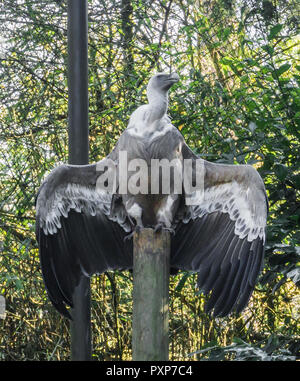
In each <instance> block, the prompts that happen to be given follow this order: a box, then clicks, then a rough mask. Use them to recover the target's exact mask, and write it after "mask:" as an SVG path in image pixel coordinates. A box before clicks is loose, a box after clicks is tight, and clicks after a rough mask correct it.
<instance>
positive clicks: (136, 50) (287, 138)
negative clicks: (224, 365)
mask: <svg viewBox="0 0 300 381" xmlns="http://www.w3.org/2000/svg"><path fill="white" fill-rule="evenodd" d="M299 16H300V8H299V3H298V2H297V0H245V1H242V0H211V1H206V0H90V1H89V96H90V109H89V117H90V162H95V161H97V160H99V159H101V158H102V157H104V156H105V155H107V154H108V153H109V152H110V151H111V149H112V148H113V147H114V145H115V143H116V141H117V139H118V137H119V136H120V134H121V132H122V131H123V130H124V128H125V127H126V125H127V122H128V118H129V116H130V114H131V113H132V111H133V110H134V109H135V108H136V107H137V106H138V105H140V104H142V103H143V102H145V100H146V98H145V87H146V84H147V81H148V79H149V78H150V76H151V75H152V74H153V73H155V72H157V71H166V72H170V71H176V72H177V73H178V74H179V76H180V83H179V84H178V85H177V86H176V87H175V88H174V90H172V92H171V94H170V110H169V113H170V116H171V118H172V121H173V124H174V125H175V126H176V127H177V128H178V129H179V130H180V131H181V132H182V134H183V135H184V137H185V139H186V141H187V143H188V144H189V145H190V146H191V148H193V150H194V151H195V152H196V153H197V154H198V155H200V157H202V158H205V159H207V160H210V161H214V162H222V163H230V164H243V163H248V164H251V165H253V166H254V167H255V168H257V169H258V171H259V173H260V174H261V176H262V177H263V179H264V181H265V184H266V188H267V193H268V197H269V202H270V215H269V219H268V238H267V246H266V258H265V267H264V270H263V272H262V274H261V277H260V279H259V283H258V284H257V286H256V288H255V292H254V294H253V296H252V298H251V300H250V302H249V305H248V307H247V308H246V309H245V310H244V311H243V312H242V313H241V314H239V315H232V316H230V317H227V318H219V319H218V318H215V319H214V318H212V317H210V316H207V315H206V314H205V313H204V309H203V306H204V301H205V297H204V296H203V295H202V294H201V293H199V290H198V289H196V288H195V286H194V285H195V284H196V282H195V276H196V275H195V274H188V273H184V272H181V273H179V275H177V276H175V277H172V279H171V286H170V359H171V360H216V359H217V360H222V359H229V360H231V359H232V360H233V359H240V360H296V359H297V358H298V359H299V358H300V330H299V328H300V327H299V317H300V313H299V306H300V293H299V286H300V267H299V257H300V247H299V242H300V233H299V224H300V219H299V215H300V199H299V189H300V171H299V159H300V145H299V138H300V108H299V105H300V99H299V94H300V92H299V80H300V75H299V71H300V62H299V40H300V38H299V35H298V34H297V33H298V30H299V29H298V28H299ZM66 24H67V9H66V1H63V0H62V1H60V0H56V1H48V0H40V1H33V0H16V1H10V0H1V1H0V139H1V146H0V147H1V153H0V179H1V182H0V294H1V295H3V296H4V297H5V299H6V304H7V314H6V318H5V319H2V320H0V359H1V360H67V359H69V358H70V335H69V323H68V322H67V321H66V320H65V319H64V318H62V317H61V316H60V315H59V314H58V313H57V312H56V311H55V310H54V308H53V307H52V305H51V303H50V302H49V299H48V298H47V295H46V292H45V289H44V285H43V282H42V277H41V271H40V266H39V257H38V250H37V243H36V241H35V236H34V224H35V208H34V199H35V195H36V193H37V190H38V188H39V185H40V184H41V181H42V179H43V178H44V177H45V175H46V174H48V173H49V171H50V170H51V169H52V168H53V167H54V166H56V165H57V164H58V163H62V162H66V161H67V157H68V152H67V146H68V144H67V142H68V136H67V116H68V115H67V102H68V92H67V72H66V70H67V30H66ZM131 293H132V275H131V274H130V273H128V272H123V273H117V272H116V273H105V274H102V275H100V276H95V277H94V278H93V279H92V332H93V359H95V360H128V359H131V317H132V295H131Z"/></svg>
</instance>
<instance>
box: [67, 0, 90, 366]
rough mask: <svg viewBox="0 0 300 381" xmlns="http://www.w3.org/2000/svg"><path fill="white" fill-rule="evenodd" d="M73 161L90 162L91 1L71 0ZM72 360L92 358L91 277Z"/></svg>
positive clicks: (79, 295)
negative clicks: (88, 16) (89, 32)
mask: <svg viewBox="0 0 300 381" xmlns="http://www.w3.org/2000/svg"><path fill="white" fill-rule="evenodd" d="M68 93H69V100H68V103H69V110H68V125H69V126H68V127H69V164H88V162H89V122H88V105H89V101H88V18H87V0H68ZM73 302H74V308H73V309H72V311H71V314H72V318H73V321H72V322H71V359H72V360H76V361H83V360H91V351H92V347H91V299H90V280H89V278H86V277H82V278H81V280H80V283H79V285H78V286H77V287H76V288H75V290H74V294H73Z"/></svg>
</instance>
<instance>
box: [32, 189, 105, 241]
mask: <svg viewBox="0 0 300 381" xmlns="http://www.w3.org/2000/svg"><path fill="white" fill-rule="evenodd" d="M42 191H43V190H42ZM43 199H44V198H43V197H38V199H37V213H38V214H39V216H40V228H42V229H43V231H44V233H45V234H46V235H47V234H49V233H50V234H55V233H57V229H60V228H61V223H60V218H61V216H63V217H68V214H69V212H70V210H72V209H73V210H75V211H76V212H78V213H80V212H86V213H88V214H90V215H91V216H95V215H96V214H97V212H101V213H103V214H105V215H106V216H108V215H109V214H110V207H111V195H110V194H109V193H107V192H105V191H103V190H101V189H97V188H92V187H90V188H89V187H86V186H82V185H79V184H70V183H69V184H67V185H66V186H60V187H58V188H56V190H55V191H54V192H53V194H52V195H51V196H50V198H49V199H47V200H46V202H45V204H44V205H41V204H42V202H43V201H42V200H43Z"/></svg>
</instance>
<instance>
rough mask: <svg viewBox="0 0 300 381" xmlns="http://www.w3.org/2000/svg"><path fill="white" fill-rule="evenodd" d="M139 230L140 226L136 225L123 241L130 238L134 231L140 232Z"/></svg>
mask: <svg viewBox="0 0 300 381" xmlns="http://www.w3.org/2000/svg"><path fill="white" fill-rule="evenodd" d="M141 230H142V226H139V225H137V226H136V227H135V228H134V230H133V231H132V232H131V233H129V234H127V235H126V236H125V237H124V241H127V240H130V239H131V238H132V237H133V235H134V233H140V232H141Z"/></svg>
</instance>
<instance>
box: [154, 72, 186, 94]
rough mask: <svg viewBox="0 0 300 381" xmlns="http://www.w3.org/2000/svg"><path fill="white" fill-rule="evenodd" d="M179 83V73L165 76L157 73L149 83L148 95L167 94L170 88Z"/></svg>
mask: <svg viewBox="0 0 300 381" xmlns="http://www.w3.org/2000/svg"><path fill="white" fill-rule="evenodd" d="M178 81H179V76H178V74H177V73H171V74H165V73H157V74H155V75H154V76H153V77H152V78H151V79H150V81H149V83H148V86H147V94H148V95H149V94H151V93H157V92H158V93H161V94H166V93H167V92H168V90H169V89H170V87H171V86H172V85H173V84H174V83H176V82H178Z"/></svg>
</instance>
